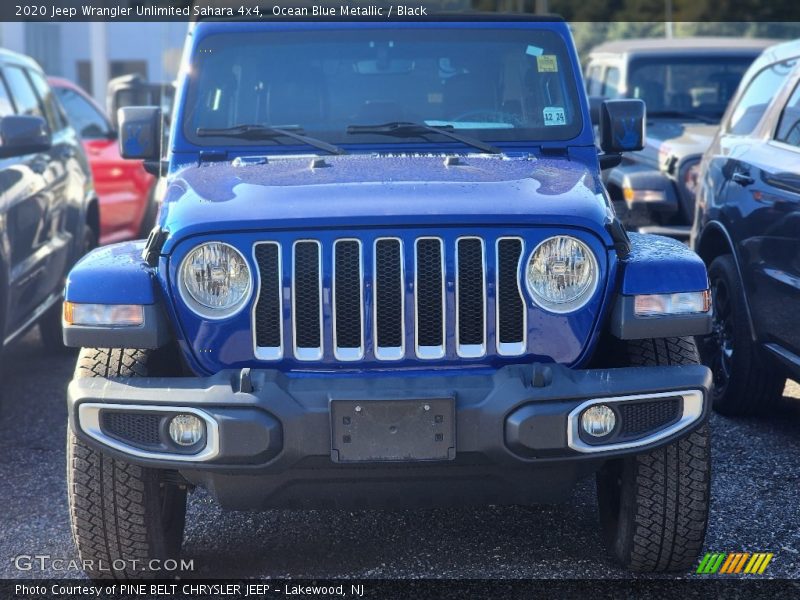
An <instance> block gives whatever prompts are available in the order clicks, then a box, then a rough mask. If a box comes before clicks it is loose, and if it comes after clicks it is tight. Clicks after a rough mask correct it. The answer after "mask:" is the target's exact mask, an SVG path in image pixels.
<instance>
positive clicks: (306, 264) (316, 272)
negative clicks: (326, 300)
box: [292, 241, 322, 360]
mask: <svg viewBox="0 0 800 600" xmlns="http://www.w3.org/2000/svg"><path fill="white" fill-rule="evenodd" d="M320 262H321V248H320V244H319V242H317V241H300V242H295V244H294V272H293V277H292V287H293V292H294V293H293V294H292V298H293V303H294V304H293V310H292V315H293V319H292V322H293V324H294V346H295V347H294V354H295V357H296V358H297V359H298V360H319V359H320V358H322V277H321V271H322V269H321V265H320Z"/></svg>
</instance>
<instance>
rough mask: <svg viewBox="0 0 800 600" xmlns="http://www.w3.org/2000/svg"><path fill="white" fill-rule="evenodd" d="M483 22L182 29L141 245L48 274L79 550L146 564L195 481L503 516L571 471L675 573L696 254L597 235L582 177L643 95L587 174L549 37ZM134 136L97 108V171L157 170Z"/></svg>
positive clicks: (696, 370) (164, 542) (550, 23)
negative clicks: (136, 163) (69, 376)
mask: <svg viewBox="0 0 800 600" xmlns="http://www.w3.org/2000/svg"><path fill="white" fill-rule="evenodd" d="M503 18H504V21H503V22H498V21H497V20H496V17H495V20H494V21H487V22H481V23H476V22H475V21H474V20H468V21H459V20H457V19H453V18H452V17H450V18H449V19H447V20H444V21H437V20H432V21H427V22H403V23H401V24H398V25H396V26H395V25H393V24H392V22H391V21H389V22H385V23H371V22H366V21H361V22H357V23H342V22H335V23H320V22H314V23H300V22H216V21H200V22H199V23H198V24H197V25H196V26H195V27H194V29H193V30H192V33H191V38H190V39H189V41H188V42H187V46H186V53H187V54H186V56H185V57H184V64H186V65H189V66H190V68H187V69H186V70H185V74H184V75H183V76H182V79H181V80H180V81H179V83H178V93H177V98H178V99H179V100H178V104H177V106H176V108H175V113H174V118H173V128H172V131H171V135H170V139H171V147H170V151H169V154H168V158H167V159H168V163H169V164H168V176H167V191H166V194H165V200H164V204H163V207H162V210H161V213H160V216H159V224H158V225H157V229H154V231H153V233H152V234H151V236H150V237H149V239H148V241H147V242H146V244H145V243H138V242H137V243H125V244H116V245H113V246H108V247H106V248H100V249H98V250H96V251H94V252H93V253H92V254H90V255H89V256H87V257H86V258H84V259H83V260H82V261H81V262H80V263H79V264H78V265H77V266H76V267H75V268H74V269H73V271H72V272H71V274H70V279H69V284H68V286H67V293H66V303H65V322H66V326H65V341H66V343H67V344H68V345H70V346H74V347H80V348H81V351H80V356H79V359H78V367H77V370H76V376H75V378H74V379H73V380H72V382H71V383H70V386H69V393H68V410H69V415H70V424H71V426H70V429H69V440H68V445H69V450H68V453H69V458H68V460H67V464H68V469H69V485H68V487H69V503H70V514H71V517H72V527H73V533H74V539H75V542H76V544H77V547H78V550H79V552H80V556H81V559H82V560H83V564H86V565H97V564H104V565H111V568H112V569H114V570H116V571H115V572H114V573H113V575H115V576H117V577H126V576H130V577H135V576H140V575H142V573H141V572H137V571H136V570H135V569H134V568H133V567H132V566H131V564H132V563H131V562H130V561H131V560H134V559H136V560H139V561H140V562H139V564H147V560H148V559H149V558H157V557H163V556H174V555H176V554H177V553H178V552H179V550H180V546H181V541H182V535H183V525H184V518H185V517H184V515H185V507H186V494H187V490H190V489H192V488H193V487H194V486H203V487H206V488H207V489H208V490H209V491H210V493H211V494H212V495H213V496H214V497H215V498H216V499H217V500H218V501H219V503H220V504H221V505H222V506H223V507H224V508H228V509H265V508H268V507H295V508H313V507H334V506H336V507H362V508H363V507H386V506H389V507H401V506H435V505H438V506H442V505H444V506H449V505H453V504H463V503H478V504H481V503H497V504H503V503H514V504H518V503H533V502H543V501H545V502H553V501H563V500H565V499H566V498H568V497H569V495H570V493H571V491H572V488H573V486H574V485H575V483H576V482H577V481H578V480H580V479H582V478H584V477H588V476H593V475H595V474H596V477H597V485H598V500H599V505H600V524H599V526H598V529H599V530H600V531H602V532H603V535H604V537H605V540H606V543H607V547H608V550H609V552H610V554H611V555H612V556H614V557H615V558H616V559H617V560H618V561H619V562H620V563H621V564H623V565H625V566H626V567H628V568H631V569H634V570H640V571H669V570H685V569H687V568H690V567H692V565H693V563H694V561H695V560H696V556H697V553H698V551H699V550H700V549H701V548H702V545H703V537H704V534H705V527H706V520H707V515H708V506H709V492H710V488H709V484H710V462H709V443H710V442H709V435H708V428H707V425H706V417H707V413H708V411H707V406H706V397H707V394H708V393H709V386H710V383H711V375H710V371H709V369H707V368H706V367H704V366H702V365H700V364H699V359H698V356H697V352H696V348H695V345H694V341H693V338H692V337H691V336H693V335H696V334H702V333H707V332H708V331H710V324H711V310H710V292H709V291H708V280H707V274H706V270H705V265H704V264H703V262H702V260H701V259H700V258H699V257H698V256H697V255H695V254H694V253H693V252H692V251H691V250H690V249H689V248H688V247H687V246H686V245H684V244H681V243H680V242H678V241H676V240H671V239H668V238H663V237H659V236H648V235H641V234H632V235H631V236H630V237H629V236H628V235H627V234H626V233H625V231H624V229H623V228H622V227H621V225H620V223H619V221H617V220H616V219H615V218H614V213H613V211H612V210H611V205H610V202H609V199H608V195H607V193H606V191H605V189H604V188H603V186H602V183H601V180H600V164H601V163H602V164H609V163H612V162H614V160H613V159H614V158H615V157H617V156H618V153H620V152H623V151H632V150H637V149H640V148H641V147H642V144H643V137H644V120H643V119H644V103H643V102H642V101H640V100H635V99H624V100H609V101H608V102H606V103H605V104H604V105H603V106H602V107H600V111H599V113H598V114H599V126H600V131H601V136H600V147H601V150H602V154H601V155H600V156H598V148H597V147H596V146H595V138H594V131H593V127H592V123H591V119H590V114H589V106H588V102H587V98H586V94H585V92H584V90H583V88H582V86H581V83H582V80H581V74H580V66H579V63H578V58H577V55H576V52H575V48H574V45H573V41H572V38H571V35H570V32H569V28H568V26H567V25H566V23H564V22H563V21H560V20H554V19H547V20H536V19H532V18H519V19H515V18H513V17H507V16H505V15H504V17H503ZM160 120H161V117H160V111H159V109H158V108H156V107H130V108H124V109H122V112H121V119H120V143H121V148H122V152H123V155H124V156H125V157H127V158H134V157H137V158H140V159H144V160H148V161H155V160H159V159H160V158H161V157H160V154H159V146H160V143H159V140H160ZM120 378H122V379H120ZM96 481H104V482H107V484H105V487H104V488H102V489H101V488H98V487H97V486H96V485H95V483H94V482H96ZM104 490H105V491H104ZM126 561H127V562H126ZM89 574H90V575H92V576H93V577H100V576H103V575H104V573H102V572H98V571H97V570H96V569H95V570H92V569H89Z"/></svg>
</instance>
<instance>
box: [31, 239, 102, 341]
mask: <svg viewBox="0 0 800 600" xmlns="http://www.w3.org/2000/svg"><path fill="white" fill-rule="evenodd" d="M96 247H97V233H96V232H95V231H94V229H92V228H91V227H90V226H89V225H87V226H86V227H84V228H83V244H82V246H81V256H83V255H84V254H87V253H88V252H90V251H91V250H94V249H95V248H96ZM63 310H64V307H63V305H62V303H61V302H56V303H55V304H54V305H53V306H52V307H50V309H49V310H48V311H47V312H46V313H44V314H43V315H42V317H41V318H40V319H39V336H40V337H41V339H42V343H43V344H44V347H45V348H47V349H48V350H50V351H52V352H62V351H64V349H65V348H66V347H65V346H64V337H63V335H64V334H63V331H62V326H61V316H62V313H63Z"/></svg>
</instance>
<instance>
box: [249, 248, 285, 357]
mask: <svg viewBox="0 0 800 600" xmlns="http://www.w3.org/2000/svg"><path fill="white" fill-rule="evenodd" d="M254 253H255V257H256V264H257V265H258V273H259V280H260V285H259V291H258V302H257V303H256V308H255V314H254V321H255V330H254V335H255V341H256V357H257V358H260V359H262V360H277V359H280V358H282V357H283V342H282V340H283V323H282V319H281V306H282V304H281V296H282V294H281V249H280V246H279V245H278V244H277V243H275V242H265V243H262V244H256V246H255V251H254Z"/></svg>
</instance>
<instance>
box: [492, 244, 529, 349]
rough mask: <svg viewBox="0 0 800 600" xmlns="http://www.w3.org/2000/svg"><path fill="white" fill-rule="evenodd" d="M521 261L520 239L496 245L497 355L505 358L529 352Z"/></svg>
mask: <svg viewBox="0 0 800 600" xmlns="http://www.w3.org/2000/svg"><path fill="white" fill-rule="evenodd" d="M521 260H522V240H521V239H519V238H500V239H499V240H498V241H497V299H496V314H497V352H498V354H501V355H506V356H509V355H517V354H524V352H525V349H526V344H525V330H526V328H527V323H526V314H525V302H524V300H523V298H522V290H521V289H520V279H519V270H520V262H521Z"/></svg>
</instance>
